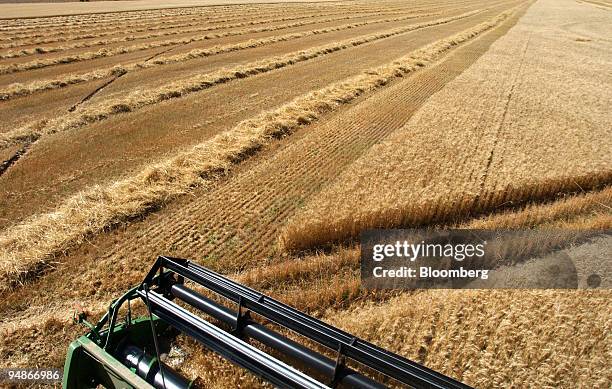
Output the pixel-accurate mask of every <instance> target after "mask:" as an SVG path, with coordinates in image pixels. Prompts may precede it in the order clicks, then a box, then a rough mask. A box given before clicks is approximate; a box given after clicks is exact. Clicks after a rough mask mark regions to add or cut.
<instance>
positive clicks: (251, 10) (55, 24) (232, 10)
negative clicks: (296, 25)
mask: <svg viewBox="0 0 612 389" xmlns="http://www.w3.org/2000/svg"><path fill="white" fill-rule="evenodd" d="M281 8H282V9H283V10H284V11H285V13H287V11H294V12H300V11H303V12H309V11H313V10H327V11H332V12H333V11H334V10H336V11H337V10H342V9H344V10H345V12H350V11H352V10H357V11H367V10H368V9H370V10H378V9H380V7H362V6H356V7H351V8H350V9H349V8H347V7H340V6H330V5H323V6H317V5H314V4H313V5H310V6H302V5H300V4H297V3H296V4H293V5H291V6H289V7H288V6H287V5H283V6H281V7H279V6H278V5H272V4H268V5H266V4H259V5H255V4H249V6H248V7H240V6H236V5H234V6H230V7H215V8H214V9H213V8H210V7H202V8H199V9H198V8H191V9H190V10H189V11H182V12H172V10H164V11H163V12H152V11H144V10H143V11H135V12H121V13H108V14H92V15H90V16H87V15H79V17H78V18H75V17H49V18H46V17H45V18H41V19H13V20H6V19H5V20H3V21H4V23H3V25H1V26H0V31H1V32H5V33H8V34H10V33H14V32H16V33H19V32H24V33H27V32H31V30H36V29H43V28H48V29H49V30H55V29H72V28H81V29H98V28H104V26H107V25H115V23H122V24H123V25H125V24H127V23H132V24H135V21H138V22H142V21H148V22H154V23H156V22H158V21H159V20H164V21H167V22H172V21H173V20H176V19H173V18H184V17H206V16H215V17H231V16H247V15H250V14H265V13H275V11H278V10H279V9H281ZM392 8H400V9H403V8H404V7H392ZM179 20H180V19H179ZM7 23H8V24H7ZM98 25H102V26H101V27H100V26H98Z"/></svg>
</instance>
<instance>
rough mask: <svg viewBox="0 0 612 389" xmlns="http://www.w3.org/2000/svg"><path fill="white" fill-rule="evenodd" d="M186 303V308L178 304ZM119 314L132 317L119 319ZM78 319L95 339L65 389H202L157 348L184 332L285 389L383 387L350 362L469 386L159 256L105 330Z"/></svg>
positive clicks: (68, 373) (72, 356) (73, 362)
mask: <svg viewBox="0 0 612 389" xmlns="http://www.w3.org/2000/svg"><path fill="white" fill-rule="evenodd" d="M186 281H189V282H190V283H193V284H194V285H195V286H199V287H203V288H205V289H207V290H208V291H209V292H214V293H215V294H216V295H217V297H221V298H224V299H226V300H229V302H231V303H234V304H236V305H237V308H236V311H234V310H232V309H229V308H227V307H226V306H225V305H222V304H219V303H218V302H216V301H214V300H212V299H210V298H208V297H206V296H204V295H203V294H201V293H199V292H197V291H195V290H193V289H192V288H189V287H188V286H187V284H186V283H185V282H186ZM133 300H141V301H142V302H143V303H144V304H145V306H146V307H147V309H148V315H147V316H143V317H139V318H135V319H132V317H131V316H132V314H131V304H130V302H131V301H133ZM216 300H219V299H218V298H217V299H216ZM179 301H180V302H182V303H183V306H181V305H179V304H177V302H179ZM122 307H123V311H124V312H125V318H122V319H121V320H119V319H118V316H119V310H120V309H121V308H122ZM187 307H189V309H187ZM193 312H200V313H203V314H205V315H207V316H209V317H210V318H212V319H213V320H215V321H218V322H221V323H224V324H225V325H227V326H229V327H230V328H231V329H232V330H231V331H226V330H224V329H222V328H221V327H218V326H216V325H214V324H212V323H211V322H209V321H207V320H205V319H204V318H203V317H201V316H199V315H196V314H194V313H193ZM251 314H256V315H257V316H259V317H261V318H262V319H264V320H267V321H270V322H273V323H275V324H276V325H278V326H280V327H284V328H286V329H289V330H291V331H293V332H295V333H297V334H299V335H301V336H302V337H304V338H306V339H308V340H310V341H314V342H316V343H318V344H320V345H322V346H325V347H327V348H329V349H331V350H333V351H334V352H335V355H336V358H335V359H333V358H329V357H327V356H325V355H323V354H321V353H318V352H317V351H315V350H313V349H311V348H308V347H306V346H305V345H302V344H300V343H298V342H296V341H294V340H292V339H289V338H288V337H286V336H284V335H282V334H280V333H278V332H276V331H274V330H272V329H271V328H268V327H266V326H264V325H262V324H260V323H258V322H257V321H256V320H255V319H254V318H253V317H251ZM78 319H79V321H80V322H82V323H84V324H85V325H87V326H88V327H89V328H90V332H89V333H87V334H86V335H84V336H82V337H80V338H79V339H77V340H75V341H74V342H72V344H71V345H70V347H69V349H68V355H67V357H66V364H65V367H64V382H63V387H64V388H65V389H71V388H95V387H97V386H98V385H102V386H104V387H106V388H158V389H162V388H165V389H185V388H196V387H201V386H202V385H201V384H200V383H199V382H198V381H199V380H198V379H196V380H195V381H191V382H190V381H188V380H187V379H185V378H184V377H182V376H180V375H179V374H178V373H177V372H176V371H175V370H174V369H172V368H171V367H169V366H167V365H166V364H165V363H163V362H161V360H160V355H161V354H160V350H161V349H162V347H165V346H168V345H169V344H170V342H171V340H172V338H173V337H174V336H176V334H177V331H179V332H181V333H183V334H185V335H187V336H190V337H192V338H193V339H195V340H196V341H198V342H199V343H201V344H202V345H204V346H205V347H206V348H208V349H210V350H212V351H214V352H216V353H218V354H219V355H221V356H222V357H224V358H226V359H227V360H229V361H230V362H232V363H234V364H236V365H238V366H241V367H243V368H245V369H247V370H249V371H250V372H252V373H254V374H256V375H258V376H260V377H262V378H263V379H265V380H267V381H269V382H270V383H271V384H272V385H274V386H276V387H280V388H308V389H311V388H334V387H349V388H384V387H386V386H385V385H384V384H383V383H381V382H378V381H376V380H375V379H374V378H370V377H368V376H366V375H364V374H362V373H359V372H357V371H356V370H353V369H352V368H350V367H349V366H347V365H346V364H345V362H346V359H350V360H352V361H355V362H358V363H359V364H361V365H363V366H364V367H366V368H369V369H370V370H373V371H375V372H378V373H382V374H384V375H386V376H388V377H390V378H392V379H393V380H388V381H389V383H390V384H392V385H393V384H397V386H406V385H407V386H409V387H414V388H462V389H466V388H469V386H467V385H465V384H462V383H460V382H458V381H456V380H454V379H452V378H449V377H446V376H444V375H442V374H440V373H437V372H435V371H433V370H431V369H428V368H426V367H424V366H422V365H420V364H418V363H415V362H413V361H410V360H408V359H406V358H403V357H401V356H399V355H396V354H393V353H391V352H389V351H386V350H383V349H381V348H379V347H377V346H374V345H373V344H371V343H368V342H366V341H364V340H362V339H359V338H356V337H354V336H352V335H350V334H348V333H346V332H344V331H341V330H340V329H338V328H335V327H333V326H330V325H328V324H326V323H324V322H322V321H320V320H317V319H315V318H313V317H311V316H308V315H306V314H304V313H303V312H300V311H298V310H296V309H294V308H291V307H289V306H287V305H285V304H283V303H281V302H279V301H277V300H274V299H272V298H270V297H268V296H265V295H263V294H261V293H258V292H257V291H255V290H253V289H250V288H248V287H246V286H244V285H241V284H238V283H236V282H234V281H232V280H230V279H228V278H226V277H223V276H221V275H219V274H217V273H215V272H213V271H210V270H208V269H206V268H204V267H202V266H199V265H197V264H195V263H192V262H190V261H188V260H185V259H178V258H170V257H159V258H158V259H157V261H156V262H155V265H154V266H153V268H152V269H151V270H150V271H149V273H148V274H147V276H146V278H145V279H144V281H143V282H142V284H140V285H138V286H137V287H135V288H133V289H131V290H129V291H128V292H127V293H126V294H124V295H123V296H122V297H120V298H119V299H117V300H116V301H114V302H113V303H112V304H111V306H110V307H109V311H108V313H107V314H106V315H105V316H104V317H102V319H101V320H100V322H98V324H96V325H95V326H94V325H91V324H89V323H87V321H86V320H85V317H84V315H79V318H78ZM246 338H250V339H252V340H255V341H257V342H258V343H260V344H263V345H264V346H267V347H268V348H270V349H273V350H275V351H276V352H277V353H278V354H279V355H283V356H285V357H286V358H287V359H289V360H291V361H292V362H295V364H296V365H297V366H299V367H301V368H303V369H304V370H305V371H309V372H311V373H312V376H310V375H307V374H305V373H303V372H302V371H300V370H298V369H296V368H294V367H292V366H290V365H288V364H287V363H285V362H282V361H280V360H278V359H277V358H275V357H273V356H271V355H269V354H267V353H265V352H263V351H262V350H260V349H258V348H256V347H254V346H253V345H251V344H250V343H247V342H246V341H245V340H244V339H246ZM375 375H376V374H375ZM378 376H379V377H380V374H379V375H378Z"/></svg>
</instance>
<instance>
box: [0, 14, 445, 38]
mask: <svg viewBox="0 0 612 389" xmlns="http://www.w3.org/2000/svg"><path fill="white" fill-rule="evenodd" d="M429 8H431V7H429ZM429 8H423V7H419V8H415V7H413V6H411V7H369V8H351V9H344V8H318V7H306V8H303V9H280V8H279V9H275V10H258V9H251V10H245V11H244V13H205V14H200V15H197V16H194V15H184V16H177V17H172V18H170V19H164V20H162V21H160V20H159V18H153V19H150V20H149V19H144V20H143V19H138V20H137V22H136V21H135V20H127V21H121V20H118V21H114V20H113V21H109V22H106V23H104V24H103V25H101V26H98V27H94V26H80V25H78V26H74V27H62V26H58V25H51V26H46V27H42V28H38V29H40V30H41V31H38V32H34V31H26V32H25V33H22V32H21V31H15V32H13V33H6V34H5V35H4V36H3V37H2V39H1V40H0V41H13V40H16V39H28V38H29V39H32V38H49V37H55V36H61V33H62V32H71V33H77V32H78V31H79V30H81V31H82V30H83V28H88V30H89V33H100V32H103V31H111V30H113V29H115V30H116V29H117V28H130V29H134V28H149V27H155V28H159V27H163V26H165V25H168V24H176V23H188V22H194V21H200V22H204V21H207V22H211V23H220V22H224V21H232V20H241V19H246V18H249V19H257V18H261V17H266V18H268V19H269V18H270V17H271V16H278V15H288V14H299V15H302V14H308V13H323V12H324V13H329V14H339V13H344V14H357V13H361V14H363V13H377V12H398V13H400V12H413V11H417V10H421V11H424V10H429ZM436 8H437V7H436ZM33 30H35V29H33ZM75 38H76V37H75Z"/></svg>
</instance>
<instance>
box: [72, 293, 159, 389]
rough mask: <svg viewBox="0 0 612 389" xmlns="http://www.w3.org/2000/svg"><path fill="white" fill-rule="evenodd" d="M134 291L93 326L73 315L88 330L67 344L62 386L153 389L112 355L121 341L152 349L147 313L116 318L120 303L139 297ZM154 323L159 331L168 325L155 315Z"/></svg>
mask: <svg viewBox="0 0 612 389" xmlns="http://www.w3.org/2000/svg"><path fill="white" fill-rule="evenodd" d="M135 290H136V288H133V289H131V290H129V291H128V292H127V293H125V294H124V295H123V296H121V297H120V298H119V299H117V300H115V301H114V302H113V303H112V304H111V305H110V307H109V310H108V312H107V313H106V314H105V315H104V316H103V317H102V319H101V320H100V321H99V322H98V323H97V324H96V325H95V326H93V325H91V324H89V323H88V322H87V321H86V318H85V316H84V315H78V316H77V317H75V321H78V322H79V323H82V324H83V325H85V326H86V327H87V328H89V331H88V332H87V334H85V335H83V336H81V337H79V338H78V339H77V340H75V341H73V342H72V343H71V344H70V345H69V347H68V351H67V355H66V361H65V363H64V378H63V382H62V387H63V388H64V389H73V388H78V389H81V388H96V387H97V386H98V385H102V386H104V387H107V388H122V389H123V388H125V389H132V388H144V389H153V386H151V385H150V384H149V383H147V382H146V381H145V380H144V379H142V378H140V377H139V376H138V375H137V374H135V373H134V371H132V370H131V369H130V368H128V367H126V366H125V365H123V364H122V363H121V362H120V361H118V360H117V359H116V358H115V357H114V356H113V354H112V353H114V352H116V350H117V348H118V346H119V345H120V344H121V343H122V342H128V343H129V344H133V345H136V346H138V347H140V348H142V349H145V350H152V349H153V338H152V334H151V327H150V320H151V319H150V318H149V317H148V316H146V317H139V318H136V319H132V318H131V317H130V316H131V315H128V316H127V317H126V318H125V320H123V321H121V322H118V319H117V316H118V311H119V309H120V308H121V306H122V305H123V304H124V303H126V302H128V303H129V301H131V300H133V299H136V298H138V296H137V295H136V293H135ZM153 322H154V325H155V327H156V329H157V331H158V332H159V333H161V332H163V331H164V330H166V329H167V325H166V324H165V323H164V322H163V321H161V320H159V318H157V317H156V316H153Z"/></svg>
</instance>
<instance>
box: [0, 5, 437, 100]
mask: <svg viewBox="0 0 612 389" xmlns="http://www.w3.org/2000/svg"><path fill="white" fill-rule="evenodd" d="M434 15H436V14H431V15H424V14H422V15H418V16H417V15H406V16H402V17H398V18H388V19H375V20H369V21H363V22H356V23H347V24H343V25H339V26H334V27H327V28H320V29H315V30H310V31H304V32H297V33H292V34H285V35H276V36H272V37H269V38H261V39H249V40H247V41H243V42H238V43H234V44H227V45H217V46H213V47H210V48H206V49H193V50H191V51H189V52H187V53H181V54H175V55H165V56H163V55H162V56H159V57H156V58H155V59H153V60H151V61H147V62H143V63H136V64H131V65H123V66H122V65H115V66H112V67H108V68H106V69H104V68H102V69H96V70H94V71H91V72H87V73H81V74H67V75H64V76H62V77H61V78H58V79H50V80H37V81H33V82H31V83H28V84H21V83H15V84H11V85H9V86H8V87H7V88H6V89H1V90H0V100H8V99H11V98H13V97H17V96H26V95H29V94H32V93H34V92H39V91H44V90H50V89H58V88H63V87H66V86H69V85H74V84H79V83H82V82H87V81H93V80H98V79H102V78H107V77H113V76H117V75H121V74H124V73H127V72H132V71H137V70H140V69H148V68H151V67H156V66H160V65H168V64H173V63H178V62H184V61H189V60H192V59H197V58H203V57H210V56H213V55H217V54H223V53H229V52H233V51H238V50H244V49H250V48H254V47H260V46H265V45H268V44H272V43H276V42H285V41H289V40H293V39H299V38H303V37H306V36H310V35H319V34H326V33H330V32H335V31H342V30H348V29H352V28H356V27H361V26H366V25H371V24H377V23H388V22H399V21H403V20H410V19H414V18H417V17H424V16H434Z"/></svg>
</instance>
